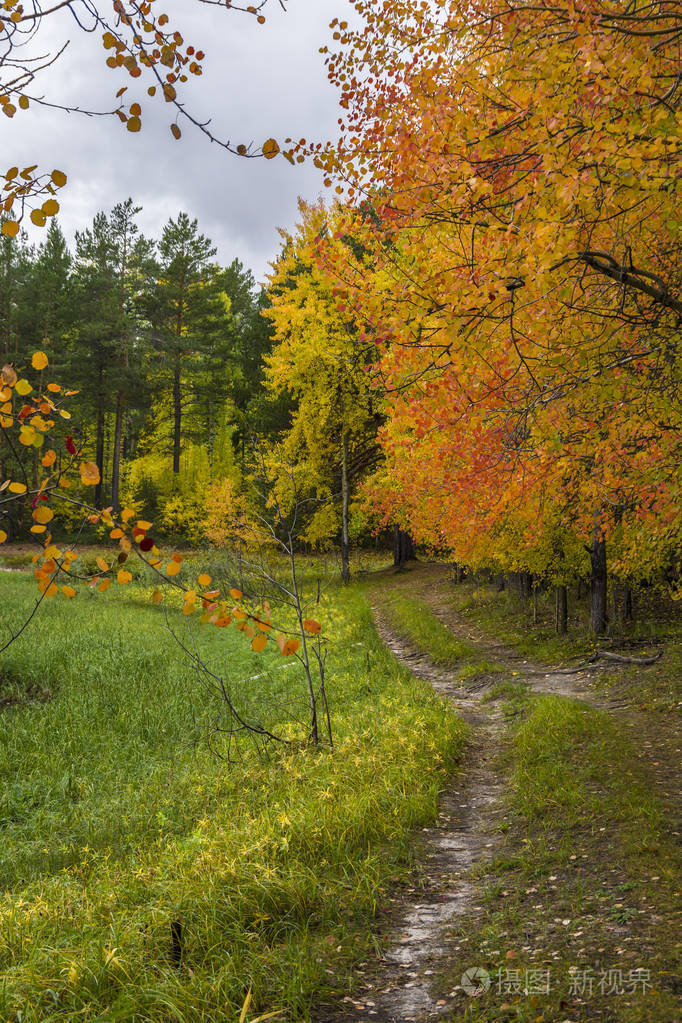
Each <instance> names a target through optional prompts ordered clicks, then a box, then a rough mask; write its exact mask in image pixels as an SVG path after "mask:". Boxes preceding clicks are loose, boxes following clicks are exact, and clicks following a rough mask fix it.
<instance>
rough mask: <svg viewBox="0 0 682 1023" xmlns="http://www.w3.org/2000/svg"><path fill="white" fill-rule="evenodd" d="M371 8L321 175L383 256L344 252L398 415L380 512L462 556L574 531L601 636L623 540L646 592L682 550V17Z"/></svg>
mask: <svg viewBox="0 0 682 1023" xmlns="http://www.w3.org/2000/svg"><path fill="white" fill-rule="evenodd" d="M356 8H357V10H358V12H359V13H360V15H361V17H362V19H363V22H364V24H363V25H362V26H361V27H360V28H359V29H358V30H355V31H354V30H351V29H350V28H349V27H348V25H347V24H346V23H345V22H341V23H338V24H337V25H336V33H335V37H336V40H337V44H338V45H337V52H336V53H335V54H333V55H330V56H329V57H328V59H327V63H328V68H329V76H330V79H331V80H332V81H333V82H335V83H336V84H337V85H338V86H339V88H340V90H341V94H342V96H341V105H342V107H344V108H345V110H346V111H347V113H346V116H345V121H344V123H343V125H342V137H341V141H340V143H339V145H338V147H337V148H336V149H333V150H332V149H330V150H328V151H327V152H326V154H325V155H324V156H323V157H319V156H318V157H317V159H318V162H319V163H320V164H321V165H322V166H324V167H325V169H326V170H327V172H328V181H329V182H330V183H331V181H332V178H339V177H340V176H341V179H342V182H343V184H340V185H338V186H337V191H339V192H345V194H346V195H347V196H348V198H349V199H351V200H352V201H353V202H354V204H355V208H356V210H357V211H358V212H357V215H356V216H355V217H354V220H353V222H352V223H351V224H350V225H347V226H346V228H345V230H347V231H348V230H352V231H354V232H362V233H363V235H364V241H363V246H364V249H363V251H364V253H365V256H364V258H363V259H360V260H357V259H356V260H353V259H349V258H345V259H342V258H341V257H342V248H341V247H340V246H339V249H338V251H337V254H336V260H335V263H336V265H335V266H334V267H333V268H332V267H331V265H330V272H335V273H336V274H337V277H338V278H339V285H338V287H339V300H340V302H341V303H342V304H344V305H346V306H347V307H348V308H349V309H352V312H353V315H354V316H355V317H356V318H357V319H358V321H359V322H363V323H364V324H365V331H366V333H367V335H368V336H371V337H372V338H373V339H374V340H376V341H378V343H379V344H380V345H382V351H383V370H384V373H385V375H386V377H387V380H388V385H389V386H388V390H389V393H392V394H393V396H394V397H393V400H392V407H391V411H390V414H389V422H388V425H387V427H386V429H385V432H384V438H383V440H384V445H385V449H386V452H387V456H388V462H387V476H386V479H385V483H386V485H385V486H383V488H382V487H380V488H379V491H378V492H377V494H376V495H375V496H376V497H377V499H380V498H381V494H383V499H384V500H385V501H386V503H387V504H388V505H390V504H395V503H396V502H398V503H399V504H402V505H403V506H404V507H406V508H407V509H408V512H409V518H410V522H411V524H412V527H413V529H414V531H415V533H416V534H417V535H418V536H420V537H421V538H422V539H429V540H431V541H434V540H437V539H440V540H441V541H443V542H446V543H447V544H448V545H450V546H451V547H452V548H453V549H454V550H455V551H457V552H458V553H461V554H462V555H464V554H465V553H466V552H467V551H469V552H470V551H471V549H472V547H475V546H476V544H477V543H479V542H483V539H484V538H485V543H486V545H487V546H488V548H490V542H491V538H494V537H495V536H496V535H497V536H502V535H503V531H502V530H501V527H502V525H503V524H504V523H505V522H507V521H508V520H509V519H510V517H511V518H513V517H514V516H518V514H519V513H520V512H521V513H522V514H523V516H526V514H527V512H528V510H529V509H530V511H531V514H530V516H529V517H530V518H531V519H535V520H536V521H537V522H538V524H539V525H538V528H541V523H542V520H543V516H545V512H546V511H548V510H550V509H551V512H552V516H551V517H553V518H556V515H555V513H556V512H558V515H559V520H560V521H561V522H562V523H563V524H564V525H566V526H567V527H570V528H571V529H573V530H575V531H577V533H578V535H580V536H581V537H583V538H584V543H585V544H586V546H587V547H588V548H589V552H590V558H591V562H592V579H593V605H592V627H593V629H594V631H595V632H601V631H603V630H604V628H605V625H606V603H605V601H606V543H607V541H609V540H613V544H612V545H610V546H612V547H613V551H612V553H614V554H615V555H616V561H617V569H618V571H619V572H620V573H621V574H623V575H628V574H630V575H636V574H637V573H639V574H640V577H642V576H646V575H647V574H648V573H649V572H650V571H651V570H652V565H651V564H650V563H648V562H650V561H651V560H653V559H655V558H658V559H659V564H658V567H659V568H660V566H661V564H663V563H665V561H666V559H667V560H668V561H670V559H671V558H672V559H674V557H675V555H676V551H677V550H678V549H679V538H680V532H681V527H682V523H681V522H680V512H679V507H680V504H679V497H680V478H679V465H680V453H681V452H680V446H679V435H680V434H679V427H680V425H682V424H681V422H680V406H679V393H680V360H679V341H680V321H681V317H682V248H681V246H680V232H679V226H680V215H679V197H678V182H679V177H680V165H681V155H682V154H681V145H680V143H681V133H682V112H681V111H680V100H681V98H682V86H681V84H680V83H681V79H680V74H679V53H678V46H679V37H680V33H681V32H682V8H681V7H680V5H679V4H677V3H665V2H663V3H657V4H652V5H647V6H646V7H638V6H636V5H633V4H630V3H624V2H617V3H615V4H607V3H604V2H602V0H586V2H581V3H573V2H571V3H562V4H560V5H559V6H556V5H555V6H551V7H550V6H543V5H540V6H538V5H536V4H534V5H525V4H521V5H507V4H506V3H504V2H500V0H477V2H475V3H474V4H473V5H472V4H468V3H467V4H466V5H464V4H461V3H460V2H459V0H439V2H438V3H437V4H435V5H434V4H429V3H426V2H422V3H420V4H413V3H407V2H397V3H390V4H389V3H383V4H375V3H370V2H368V0H360V2H359V3H358V4H357V5H356ZM363 202H364V203H365V204H366V203H367V202H370V203H371V204H372V205H373V208H374V209H375V211H376V217H375V218H373V219H372V218H367V217H363V216H361V210H362V203H363ZM368 281H372V282H373V286H368ZM643 538H646V539H645V540H643ZM499 553H500V556H501V557H502V556H503V555H504V551H502V550H500V552H499Z"/></svg>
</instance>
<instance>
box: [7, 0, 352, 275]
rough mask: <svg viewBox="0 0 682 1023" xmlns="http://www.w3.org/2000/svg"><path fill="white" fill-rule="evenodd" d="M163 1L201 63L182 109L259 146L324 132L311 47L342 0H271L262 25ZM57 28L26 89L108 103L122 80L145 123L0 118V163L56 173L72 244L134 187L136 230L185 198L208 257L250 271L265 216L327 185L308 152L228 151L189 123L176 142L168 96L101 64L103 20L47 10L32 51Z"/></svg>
mask: <svg viewBox="0 0 682 1023" xmlns="http://www.w3.org/2000/svg"><path fill="white" fill-rule="evenodd" d="M162 10H165V11H166V12H167V13H168V15H169V17H170V18H171V20H172V21H173V23H174V25H177V27H178V29H179V30H180V31H181V32H182V34H183V36H184V39H185V42H186V43H190V42H191V43H192V44H194V45H195V46H196V48H197V49H203V50H204V52H205V53H206V60H205V61H204V75H203V77H201V78H192V79H191V80H190V82H189V83H188V85H187V87H186V98H187V105H188V106H189V107H191V108H192V110H193V112H195V113H196V114H197V115H199V116H200V117H201V118H208V117H210V118H211V119H212V127H213V129H214V133H215V134H216V135H219V136H221V137H225V138H229V139H230V140H232V141H234V142H235V143H238V142H245V143H248V142H250V141H252V140H253V141H255V142H257V143H258V144H261V143H262V142H263V141H265V139H267V138H269V137H270V136H274V137H275V138H277V139H280V140H283V139H284V138H286V137H287V136H291V137H293V138H296V139H298V138H301V137H303V136H305V137H306V138H307V139H311V138H317V139H320V140H325V139H328V138H333V137H334V135H335V130H336V126H337V118H338V116H339V113H340V110H339V108H338V106H337V95H336V92H335V90H333V89H332V88H331V87H330V86H329V84H328V82H327V77H326V71H325V68H324V58H323V56H322V55H321V54H320V53H319V52H318V51H319V48H320V46H324V45H326V44H329V43H330V40H331V30H330V29H329V28H328V25H329V22H330V21H331V20H332V18H334V17H339V18H341V17H346V18H347V17H348V15H349V0H287V11H286V13H285V12H284V11H283V10H282V9H281V8H280V6H279V4H278V3H277V0H270V2H269V3H268V6H267V8H266V12H265V13H266V14H267V16H268V17H267V22H266V24H265V25H262V26H259V25H257V24H256V21H255V19H254V18H252V17H249V16H247V15H243V14H239V13H237V12H231V11H227V10H225V9H220V8H216V7H210V6H204V5H202V4H200V3H198V2H196V0H163V2H160V3H159V4H158V5H157V10H156V12H155V13H156V14H157V15H158V14H159V13H160V12H161V11H162ZM58 19H61V20H58ZM67 40H70V43H69V46H68V48H67V51H66V53H65V54H64V55H63V57H62V58H61V59H60V61H59V63H58V64H56V65H55V66H54V67H53V68H51V69H50V70H49V71H48V72H44V73H43V74H42V75H41V77H40V79H39V82H40V90H39V89H38V87H37V83H36V86H34V88H33V91H34V92H36V93H38V92H39V91H40V92H41V93H42V94H43V95H45V98H47V99H50V100H54V101H63V102H65V103H72V104H76V103H77V104H85V105H88V106H90V107H91V108H93V107H94V108H100V109H112V107H113V105H114V103H113V102H112V99H113V96H114V94H115V92H116V90H117V89H118V88H120V87H121V86H123V85H128V86H129V90H128V93H127V94H126V100H127V102H128V103H132V102H133V101H134V100H137V99H139V100H140V101H141V103H142V106H143V129H142V131H141V132H140V133H139V134H131V133H130V132H128V131H127V130H126V129H125V127H124V126H123V125H122V124H121V123H120V122H119V121H118V119H117V118H116V119H114V118H87V117H83V116H81V115H78V114H69V115H67V114H64V113H61V112H59V111H46V110H41V109H40V108H38V107H35V106H32V107H31V109H30V110H28V111H26V112H24V111H17V114H16V115H15V117H14V118H13V119H12V120H11V121H10V120H9V119H6V118H2V119H1V120H2V122H3V123H2V124H0V132H1V134H0V144H1V152H2V165H3V168H4V167H5V166H9V165H10V164H11V163H16V164H18V165H19V166H20V167H21V166H27V165H30V164H34V163H38V164H39V165H40V167H41V169H47V170H52V169H53V168H55V167H56V168H59V169H60V170H63V171H65V172H66V173H67V174H68V176H69V181H68V185H67V186H66V188H64V189H63V192H62V194H61V195H60V197H59V198H60V203H61V207H62V211H61V213H60V224H61V226H62V229H63V230H64V232H65V234H66V235H67V237H68V239H69V241H70V242H71V241H72V240H73V235H74V232H75V231H76V230H80V229H82V228H84V227H86V226H87V225H88V224H89V223H90V222H91V220H92V217H93V216H94V214H95V213H96V212H97V211H98V210H101V209H104V210H107V211H108V210H109V209H110V208H111V206H112V205H113V204H114V203H116V202H119V201H121V200H123V199H126V198H127V197H128V196H132V198H133V199H134V200H135V201H136V202H137V204H138V205H140V206H142V207H143V213H142V215H141V217H140V221H139V222H140V226H141V227H142V229H143V231H144V232H145V233H146V234H148V235H151V236H156V235H158V234H159V233H160V229H161V228H162V226H163V224H164V223H165V221H166V220H167V219H168V217H169V216H173V217H175V216H176V215H177V213H178V212H179V211H180V210H184V211H186V212H187V213H189V214H190V215H191V216H193V217H196V218H197V219H198V221H199V226H200V229H201V230H202V231H203V233H204V234H206V235H208V236H209V237H210V238H212V239H213V242H214V244H215V245H216V246H217V249H218V256H217V258H218V259H219V260H220V262H222V263H229V262H230V261H231V260H232V259H233V258H234V257H239V258H240V259H241V260H242V262H244V263H245V264H246V265H247V266H248V267H249V268H250V269H251V270H253V272H254V274H255V276H256V279H257V280H262V279H263V275H264V274H265V273H266V272H267V269H268V262H269V261H270V260H272V259H273V258H274V256H275V255H276V253H277V251H278V248H279V236H278V234H277V228H278V227H292V226H293V225H294V223H295V221H296V216H297V211H296V201H297V197H298V196H299V195H301V196H303V197H304V198H306V199H310V200H313V199H315V198H316V197H317V196H318V195H320V194H321V193H323V192H325V191H326V190H325V189H324V187H323V185H322V175H321V174H320V173H319V172H318V171H317V170H316V169H315V168H314V167H313V166H312V164H311V163H309V162H307V163H306V164H303V165H298V166H297V167H291V165H290V164H289V163H287V162H286V161H285V160H284V159H283V158H282V157H278V158H276V159H274V160H270V161H265V160H242V159H239V158H238V157H235V156H232V155H230V154H229V153H227V152H225V151H224V150H221V149H219V148H218V147H217V146H212V145H211V144H210V143H209V142H208V140H206V139H205V138H204V137H203V136H202V135H200V134H199V133H198V132H197V131H195V130H193V129H191V127H190V126H189V125H187V122H185V123H183V124H182V128H183V139H182V141H180V142H175V141H174V140H173V138H172V137H171V134H170V131H169V121H170V119H171V118H169V112H170V110H171V108H170V107H168V106H166V104H165V103H163V102H159V101H158V98H157V100H156V101H153V100H148V99H147V97H146V87H147V85H148V84H149V83H148V82H147V80H146V78H145V76H144V75H143V76H142V78H140V79H138V80H137V83H135V82H134V81H133V80H132V79H131V78H130V77H129V76H128V75H127V74H125V73H124V72H121V71H120V70H119V71H112V70H110V69H109V68H107V67H106V65H105V64H104V60H105V58H106V53H105V51H104V50H103V48H102V44H101V32H98V33H95V34H92V35H86V34H84V33H82V32H81V31H79V30H78V28H77V27H76V26H75V25H74V23H73V19H71V17H70V15H69V14H68V13H67V14H66V15H65V16H62V15H61V14H60V15H55V16H53V17H50V18H49V19H48V20H47V21H46V23H45V26H44V28H43V29H42V32H41V34H40V35H39V37H38V38H37V39H36V40H35V41H34V43H33V47H32V52H33V53H37V52H46V51H47V50H48V49H49V50H55V49H56V48H57V47H58V46H59V45H60V44H62V43H64V42H66V41H67ZM140 82H141V83H144V84H143V85H139V84H138V83H140ZM145 100H146V102H145ZM25 223H26V224H27V227H28V232H29V236H30V238H31V239H32V240H34V241H36V242H38V241H40V240H41V238H42V237H43V234H42V232H41V231H40V229H38V228H34V227H33V226H32V225H31V224H29V223H28V218H26V221H25Z"/></svg>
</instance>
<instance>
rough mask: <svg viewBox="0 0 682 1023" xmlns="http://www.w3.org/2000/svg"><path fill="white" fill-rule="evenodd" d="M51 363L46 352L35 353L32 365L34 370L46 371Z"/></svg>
mask: <svg viewBox="0 0 682 1023" xmlns="http://www.w3.org/2000/svg"><path fill="white" fill-rule="evenodd" d="M49 361H50V360H49V359H48V357H47V355H46V354H45V352H34V353H33V357H32V358H31V365H32V366H33V368H34V369H38V370H41V369H45V367H46V366H47V365H48V363H49Z"/></svg>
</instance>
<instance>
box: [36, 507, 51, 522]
mask: <svg viewBox="0 0 682 1023" xmlns="http://www.w3.org/2000/svg"><path fill="white" fill-rule="evenodd" d="M33 518H34V520H35V521H36V522H40V523H42V525H46V523H48V522H51V521H52V519H53V518H54V512H53V511H52V509H51V508H47V507H46V506H45V505H40V506H39V507H38V508H36V509H35V510H34V512H33Z"/></svg>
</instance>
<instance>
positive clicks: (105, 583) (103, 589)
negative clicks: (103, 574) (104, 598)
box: [97, 579, 111, 593]
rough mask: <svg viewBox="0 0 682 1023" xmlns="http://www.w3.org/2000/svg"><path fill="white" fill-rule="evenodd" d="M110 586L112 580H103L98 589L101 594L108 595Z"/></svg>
mask: <svg viewBox="0 0 682 1023" xmlns="http://www.w3.org/2000/svg"><path fill="white" fill-rule="evenodd" d="M110 586H111V579H102V582H101V583H100V584H99V586H98V587H97V589H98V590H99V592H100V593H106V592H107V590H108V589H109V587H110Z"/></svg>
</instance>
